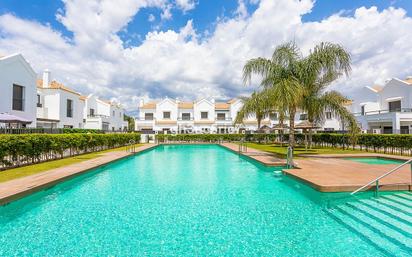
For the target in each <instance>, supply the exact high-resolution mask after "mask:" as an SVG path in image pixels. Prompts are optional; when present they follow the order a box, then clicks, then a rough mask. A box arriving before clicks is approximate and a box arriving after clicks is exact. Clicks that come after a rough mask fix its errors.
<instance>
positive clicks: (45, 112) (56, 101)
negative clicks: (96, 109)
mask: <svg viewBox="0 0 412 257" xmlns="http://www.w3.org/2000/svg"><path fill="white" fill-rule="evenodd" d="M83 109H84V100H82V99H81V95H80V93H78V92H76V91H74V90H72V89H70V88H68V87H66V86H64V85H63V84H61V83H59V82H57V81H54V80H53V81H52V80H51V73H50V71H49V70H45V71H44V73H43V79H42V80H37V127H39V128H83V127H84V126H83Z"/></svg>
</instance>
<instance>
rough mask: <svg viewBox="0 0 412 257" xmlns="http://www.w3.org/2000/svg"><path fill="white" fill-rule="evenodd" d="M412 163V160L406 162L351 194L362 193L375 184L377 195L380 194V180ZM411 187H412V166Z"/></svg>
mask: <svg viewBox="0 0 412 257" xmlns="http://www.w3.org/2000/svg"><path fill="white" fill-rule="evenodd" d="M411 163H412V159H410V160H409V161H406V162H405V163H402V164H401V165H399V166H397V167H395V168H393V169H391V170H390V171H388V172H386V173H384V174H383V175H380V176H379V177H377V178H375V179H374V180H372V181H370V182H369V183H367V184H365V185H363V186H361V187H360V188H358V189H356V190H355V191H353V192H352V193H351V195H354V194H356V193H358V192H360V191H362V190H363V189H365V188H367V187H369V186H370V185H372V184H375V193H376V195H377V194H378V192H379V180H381V179H383V178H384V177H386V176H389V175H390V174H392V173H394V172H395V171H397V170H399V169H400V168H402V167H404V166H405V165H408V164H411ZM411 185H412V166H411Z"/></svg>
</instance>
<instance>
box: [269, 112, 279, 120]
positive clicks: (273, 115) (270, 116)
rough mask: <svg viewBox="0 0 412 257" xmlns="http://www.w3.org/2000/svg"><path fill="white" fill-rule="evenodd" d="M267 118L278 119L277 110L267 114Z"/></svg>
mask: <svg viewBox="0 0 412 257" xmlns="http://www.w3.org/2000/svg"><path fill="white" fill-rule="evenodd" d="M269 119H271V120H277V119H278V113H277V112H272V113H271V114H269Z"/></svg>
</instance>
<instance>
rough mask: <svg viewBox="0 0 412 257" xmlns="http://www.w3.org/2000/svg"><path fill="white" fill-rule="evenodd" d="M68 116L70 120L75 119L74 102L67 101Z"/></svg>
mask: <svg viewBox="0 0 412 257" xmlns="http://www.w3.org/2000/svg"><path fill="white" fill-rule="evenodd" d="M66 104H67V105H66V116H67V117H68V118H72V117H73V100H70V99H67V103H66Z"/></svg>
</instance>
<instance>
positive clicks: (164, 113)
mask: <svg viewBox="0 0 412 257" xmlns="http://www.w3.org/2000/svg"><path fill="white" fill-rule="evenodd" d="M166 114H168V115H166ZM171 116H172V113H171V112H170V111H166V112H163V119H168V120H170V117H171Z"/></svg>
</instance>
